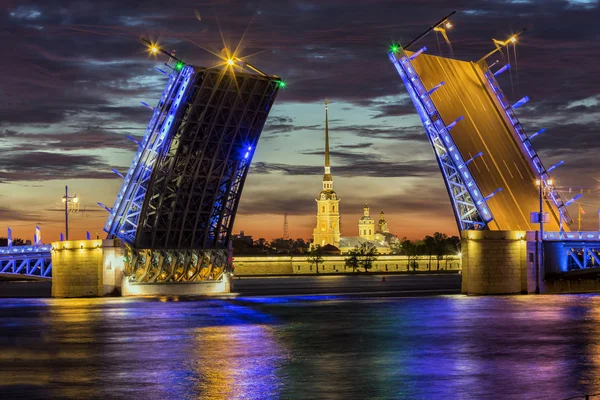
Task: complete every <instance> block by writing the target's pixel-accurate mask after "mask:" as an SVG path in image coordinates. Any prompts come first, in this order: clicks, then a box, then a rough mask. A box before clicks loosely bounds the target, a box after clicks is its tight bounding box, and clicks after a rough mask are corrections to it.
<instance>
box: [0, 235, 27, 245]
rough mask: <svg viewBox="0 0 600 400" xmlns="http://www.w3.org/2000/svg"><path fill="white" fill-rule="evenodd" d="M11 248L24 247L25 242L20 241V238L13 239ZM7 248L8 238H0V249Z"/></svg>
mask: <svg viewBox="0 0 600 400" xmlns="http://www.w3.org/2000/svg"><path fill="white" fill-rule="evenodd" d="M12 244H13V246H25V244H26V243H25V240H23V239H21V238H14V239H13V241H12ZM6 246H8V238H7V237H0V247H6Z"/></svg>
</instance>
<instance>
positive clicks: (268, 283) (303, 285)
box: [0, 271, 461, 298]
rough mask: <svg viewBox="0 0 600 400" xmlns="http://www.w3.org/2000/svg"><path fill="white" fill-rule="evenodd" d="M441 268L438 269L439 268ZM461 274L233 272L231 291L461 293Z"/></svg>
mask: <svg viewBox="0 0 600 400" xmlns="http://www.w3.org/2000/svg"><path fill="white" fill-rule="evenodd" d="M440 272H441V271H440ZM460 282H461V275H460V274H458V273H456V272H454V273H450V272H449V271H443V273H435V271H431V272H427V273H425V272H421V273H388V274H374V273H368V274H364V273H362V274H358V273H357V274H322V275H282V276H234V277H233V281H232V293H236V294H240V295H243V296H273V295H310V294H374V295H378V296H403V295H416V294H422V295H432V294H458V293H460ZM51 287H52V284H51V282H49V281H44V282H39V281H0V298H10V297H13V298H17V297H19V298H27V297H32V298H33V297H50V296H51Z"/></svg>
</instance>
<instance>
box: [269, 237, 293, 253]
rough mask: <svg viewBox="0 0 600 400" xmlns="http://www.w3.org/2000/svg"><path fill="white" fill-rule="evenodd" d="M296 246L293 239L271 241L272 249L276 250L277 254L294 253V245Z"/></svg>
mask: <svg viewBox="0 0 600 400" xmlns="http://www.w3.org/2000/svg"><path fill="white" fill-rule="evenodd" d="M293 244H294V240H293V239H283V238H277V239H273V240H272V241H271V247H272V248H273V249H275V251H276V252H277V253H286V254H289V253H290V252H291V251H292V245H293Z"/></svg>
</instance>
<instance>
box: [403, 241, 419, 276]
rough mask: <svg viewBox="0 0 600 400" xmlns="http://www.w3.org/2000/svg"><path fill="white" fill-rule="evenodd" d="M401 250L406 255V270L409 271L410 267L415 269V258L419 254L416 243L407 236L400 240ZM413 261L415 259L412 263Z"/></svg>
mask: <svg viewBox="0 0 600 400" xmlns="http://www.w3.org/2000/svg"><path fill="white" fill-rule="evenodd" d="M400 250H401V253H402V254H404V255H405V256H406V270H407V271H408V270H409V269H410V267H412V268H413V269H415V266H414V259H415V257H416V256H417V250H418V249H417V246H416V244H415V243H413V242H411V241H410V240H408V239H407V238H406V236H405V237H403V238H402V240H400ZM411 261H413V263H412V264H411Z"/></svg>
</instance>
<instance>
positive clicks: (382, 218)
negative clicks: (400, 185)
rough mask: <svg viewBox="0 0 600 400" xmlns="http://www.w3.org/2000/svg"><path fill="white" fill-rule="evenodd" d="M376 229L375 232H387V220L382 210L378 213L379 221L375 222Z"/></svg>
mask: <svg viewBox="0 0 600 400" xmlns="http://www.w3.org/2000/svg"><path fill="white" fill-rule="evenodd" d="M377 225H378V228H379V229H378V230H377V232H381V233H388V232H389V230H388V226H387V221H386V220H385V215H383V210H381V212H380V213H379V221H378V222H377Z"/></svg>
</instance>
